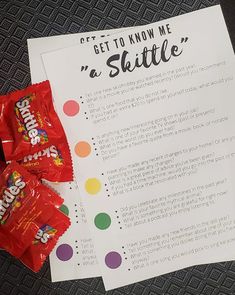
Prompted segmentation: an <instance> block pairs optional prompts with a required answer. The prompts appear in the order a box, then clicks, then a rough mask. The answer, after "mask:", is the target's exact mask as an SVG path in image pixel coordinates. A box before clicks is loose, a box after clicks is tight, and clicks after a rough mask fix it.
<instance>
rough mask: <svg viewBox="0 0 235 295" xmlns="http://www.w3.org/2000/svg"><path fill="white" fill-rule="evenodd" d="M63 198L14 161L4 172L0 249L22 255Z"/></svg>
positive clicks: (0, 183) (0, 193) (0, 180)
mask: <svg viewBox="0 0 235 295" xmlns="http://www.w3.org/2000/svg"><path fill="white" fill-rule="evenodd" d="M62 204H63V199H62V198H61V197H60V196H58V195H57V194H56V193H55V192H54V191H52V190H51V189H49V188H48V187H46V186H44V185H42V184H41V182H40V181H38V179H37V178H36V176H34V175H32V174H30V173H29V172H28V171H27V170H26V169H24V168H23V167H22V166H20V165H19V164H18V163H16V162H15V161H13V162H12V163H11V164H10V165H8V166H7V167H6V169H5V170H4V171H3V173H2V174H1V175H0V248H3V249H5V250H6V251H8V252H9V253H10V254H12V255H13V256H15V257H17V258H18V257H20V256H21V255H22V254H23V252H24V251H25V250H26V248H28V247H29V245H30V244H31V242H32V240H33V239H34V237H35V235H36V234H37V232H38V230H39V228H40V226H41V224H46V222H47V221H48V220H49V219H51V218H52V215H53V209H54V208H59V207H60V206H61V205H62Z"/></svg>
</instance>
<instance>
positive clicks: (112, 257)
mask: <svg viewBox="0 0 235 295" xmlns="http://www.w3.org/2000/svg"><path fill="white" fill-rule="evenodd" d="M105 264H106V265H107V266H108V267H109V268H112V269H115V268H118V267H119V266H120V265H121V264H122V257H121V255H120V254H119V253H118V252H114V251H112V252H109V253H108V254H107V255H106V256H105Z"/></svg>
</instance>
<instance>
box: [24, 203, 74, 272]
mask: <svg viewBox="0 0 235 295" xmlns="http://www.w3.org/2000/svg"><path fill="white" fill-rule="evenodd" d="M69 226H70V219H69V217H67V216H66V215H64V214H63V213H62V212H61V211H59V210H57V209H56V208H54V210H53V217H52V218H51V219H50V220H48V221H47V223H45V224H43V225H42V226H41V225H40V229H39V230H38V232H37V234H36V235H35V238H34V240H33V241H32V243H31V245H30V247H29V248H27V249H26V251H25V252H24V253H23V255H22V256H21V257H20V260H21V261H22V262H23V263H24V264H25V265H26V266H27V267H29V268H30V269H31V270H33V271H34V272H38V271H39V270H40V268H41V267H42V265H43V263H44V262H45V260H46V258H47V256H48V255H49V254H50V253H51V251H52V250H53V248H54V247H55V245H56V243H57V241H58V239H59V238H60V237H61V236H62V235H63V234H64V232H65V231H66V230H67V229H68V228H69Z"/></svg>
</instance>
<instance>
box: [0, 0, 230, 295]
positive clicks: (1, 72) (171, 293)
mask: <svg viewBox="0 0 235 295" xmlns="http://www.w3.org/2000/svg"><path fill="white" fill-rule="evenodd" d="M217 3H218V1H217V0H169V1H167V0H155V1H154V0H151V1H150V0H149V1H147V0H143V1H140V0H119V1H115V0H113V1H104V0H80V1H71V0H47V1H44V0H43V1H39V0H18V1H17V0H15V1H12V0H7V1H4V0H0V93H1V94H3V93H6V92H8V91H10V90H14V89H18V88H23V87H26V86H27V85H28V84H29V83H30V71H29V62H28V53H27V44H26V40H27V38H35V37H42V36H52V35H58V34H64V33H75V32H83V31H90V30H96V29H108V28H117V27H124V26H132V25H139V24H147V23H150V22H154V21H158V20H161V19H164V18H168V17H171V16H174V15H179V14H183V13H186V12H190V11H193V10H197V9H200V8H203V7H207V6H211V5H214V4H217ZM221 4H222V7H223V11H224V14H225V18H226V22H227V24H228V26H229V31H230V34H231V38H232V40H233V44H234V45H235V0H224V1H221ZM215 33H216V32H215ZM234 253H235V249H234ZM5 294H6V295H7V294H9V295H13V294H14V295H23V294H25V295H26V294H27V295H34V294H40V295H49V294H50V295H52V294H58V295H59V294H61V295H65V294H69V295H70V294H72V295H74V294H77V295H83V294H94V295H100V294H105V291H104V287H103V283H102V280H101V279H100V278H96V279H87V280H79V281H70V282H62V283H51V282H50V270H49V265H48V263H46V264H45V265H44V267H43V269H42V270H41V272H40V273H39V274H34V273H32V272H31V271H29V270H27V269H26V268H25V267H24V266H22V265H21V264H20V263H19V262H17V261H16V260H15V259H14V258H12V257H10V256H9V255H8V254H6V253H4V252H1V253H0V295H5ZM107 294H113V295H121V294H133V295H147V294H148V295H155V294H157V295H158V294H159V295H163V294H164V295H235V262H227V263H219V264H214V265H203V266H195V267H191V268H188V269H185V270H181V271H177V272H174V273H171V274H168V275H164V276H160V277H157V278H154V279H151V280H147V281H144V282H141V283H138V284H134V285H130V286H128V287H124V288H120V289H117V290H114V291H110V292H107Z"/></svg>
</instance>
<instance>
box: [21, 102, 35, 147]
mask: <svg viewBox="0 0 235 295" xmlns="http://www.w3.org/2000/svg"><path fill="white" fill-rule="evenodd" d="M16 106H17V107H18V109H19V111H20V114H21V117H22V118H23V120H24V125H25V128H26V129H27V132H28V136H29V137H30V142H31V144H32V145H36V144H37V143H39V142H40V137H39V136H38V130H37V127H38V123H37V121H36V119H35V117H34V115H33V114H31V112H30V104H29V101H28V99H24V100H22V101H18V102H17V103H16Z"/></svg>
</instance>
